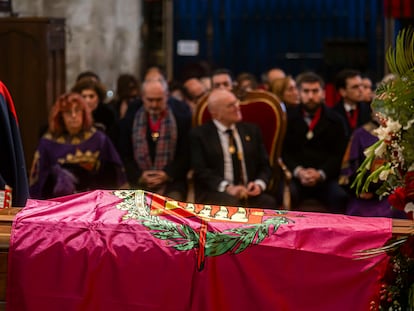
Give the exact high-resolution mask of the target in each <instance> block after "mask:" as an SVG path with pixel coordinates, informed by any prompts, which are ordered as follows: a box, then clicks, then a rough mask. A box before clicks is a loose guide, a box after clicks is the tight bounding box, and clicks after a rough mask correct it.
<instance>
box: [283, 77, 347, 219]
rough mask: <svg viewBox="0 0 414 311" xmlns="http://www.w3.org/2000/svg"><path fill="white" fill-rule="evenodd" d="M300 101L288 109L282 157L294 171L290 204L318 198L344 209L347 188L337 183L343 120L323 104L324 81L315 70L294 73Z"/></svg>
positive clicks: (333, 208) (335, 209)
mask: <svg viewBox="0 0 414 311" xmlns="http://www.w3.org/2000/svg"><path fill="white" fill-rule="evenodd" d="M297 85H298V88H299V94H300V100H301V103H300V104H299V105H298V106H297V107H292V108H291V109H289V110H288V126H287V132H286V136H285V140H284V146H283V160H284V161H285V163H286V165H287V167H288V168H289V169H290V170H291V171H292V172H293V176H294V178H293V179H292V188H291V191H292V192H291V193H292V206H293V208H297V207H298V206H299V204H300V203H301V202H302V201H304V200H305V199H308V198H312V199H317V200H319V201H321V202H322V203H324V205H325V206H326V207H327V208H328V209H329V210H330V211H331V212H335V213H342V212H344V211H345V204H346V202H347V194H346V192H345V191H344V190H343V189H342V188H341V187H340V186H339V185H338V183H337V180H338V176H339V172H340V168H341V160H342V155H343V153H344V150H345V146H346V143H345V129H344V124H343V120H342V119H341V118H340V116H338V115H337V114H336V113H335V112H333V111H332V110H330V109H329V108H328V107H327V106H325V104H324V99H325V94H324V82H323V80H322V78H321V77H319V76H318V75H316V74H315V73H312V72H308V73H303V74H301V75H299V76H298V77H297Z"/></svg>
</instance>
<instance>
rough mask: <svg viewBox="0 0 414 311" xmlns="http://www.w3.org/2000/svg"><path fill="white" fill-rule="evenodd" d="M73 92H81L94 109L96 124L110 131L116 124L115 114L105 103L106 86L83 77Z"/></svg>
mask: <svg viewBox="0 0 414 311" xmlns="http://www.w3.org/2000/svg"><path fill="white" fill-rule="evenodd" d="M72 92H75V93H79V94H80V95H81V96H82V97H83V98H84V100H85V102H86V104H87V105H88V107H89V109H90V110H91V111H92V117H93V121H94V126H95V127H96V128H98V129H100V130H102V131H104V132H105V133H109V132H110V131H111V129H112V126H113V125H114V124H115V114H114V112H113V111H112V109H111V108H110V107H109V106H108V105H107V104H105V103H104V102H105V99H106V90H105V87H104V86H103V85H102V84H101V83H100V82H99V81H96V80H93V79H89V78H87V79H85V78H83V79H81V80H79V81H78V82H77V83H76V84H75V85H74V86H73V87H72Z"/></svg>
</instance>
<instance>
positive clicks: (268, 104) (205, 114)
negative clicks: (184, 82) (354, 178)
mask: <svg viewBox="0 0 414 311" xmlns="http://www.w3.org/2000/svg"><path fill="white" fill-rule="evenodd" d="M207 99H208V94H207V95H205V96H204V97H203V98H201V99H200V101H199V103H198V104H197V107H196V110H195V112H194V115H193V126H198V125H201V124H203V123H205V122H206V121H208V120H210V119H211V115H210V113H209V111H208V109H207ZM240 109H241V112H242V115H243V121H245V122H251V123H255V124H257V125H258V126H259V127H260V129H261V130H262V135H263V141H264V144H265V147H266V150H267V152H268V154H269V161H270V165H271V166H272V169H273V178H272V180H271V183H270V185H269V191H270V192H271V193H273V194H275V195H276V194H277V193H278V189H279V185H280V183H282V185H283V208H285V209H290V191H289V183H290V179H291V173H290V172H289V171H288V169H287V168H286V166H285V165H284V164H283V161H282V159H281V153H282V146H283V139H284V137H285V132H286V125H287V119H286V111H285V107H284V105H283V104H281V102H280V100H279V99H278V98H277V97H276V96H275V95H273V94H272V93H269V92H266V91H262V90H258V91H250V92H247V93H246V94H245V95H244V96H243V98H241V99H240Z"/></svg>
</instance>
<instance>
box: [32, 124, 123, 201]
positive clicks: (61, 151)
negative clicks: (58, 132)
mask: <svg viewBox="0 0 414 311" xmlns="http://www.w3.org/2000/svg"><path fill="white" fill-rule="evenodd" d="M125 184H126V175H125V171H124V167H123V164H122V161H121V159H120V157H119V155H118V153H117V151H116V149H115V147H114V146H113V144H112V142H111V140H110V139H109V138H108V136H106V135H105V134H104V133H103V132H101V131H97V130H96V129H94V128H93V129H92V130H90V131H86V132H82V133H81V134H80V135H77V136H72V137H68V136H67V135H66V136H65V135H62V136H60V137H58V138H53V137H52V135H51V134H50V133H46V134H45V135H44V136H43V137H42V138H41V139H40V142H39V145H38V148H37V150H36V152H35V156H34V159H33V166H32V170H31V174H30V196H31V197H32V198H38V199H47V198H51V197H57V196H63V195H69V194H73V193H77V192H81V191H87V190H95V189H118V188H119V187H121V186H123V185H125Z"/></svg>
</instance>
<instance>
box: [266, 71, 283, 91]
mask: <svg viewBox="0 0 414 311" xmlns="http://www.w3.org/2000/svg"><path fill="white" fill-rule="evenodd" d="M284 77H286V73H285V72H284V71H283V70H282V69H281V68H271V69H269V70H268V71H267V73H266V75H265V76H264V80H265V81H263V83H264V86H265V88H266V89H267V90H270V89H271V87H272V82H273V81H274V80H276V79H282V78H284Z"/></svg>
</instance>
